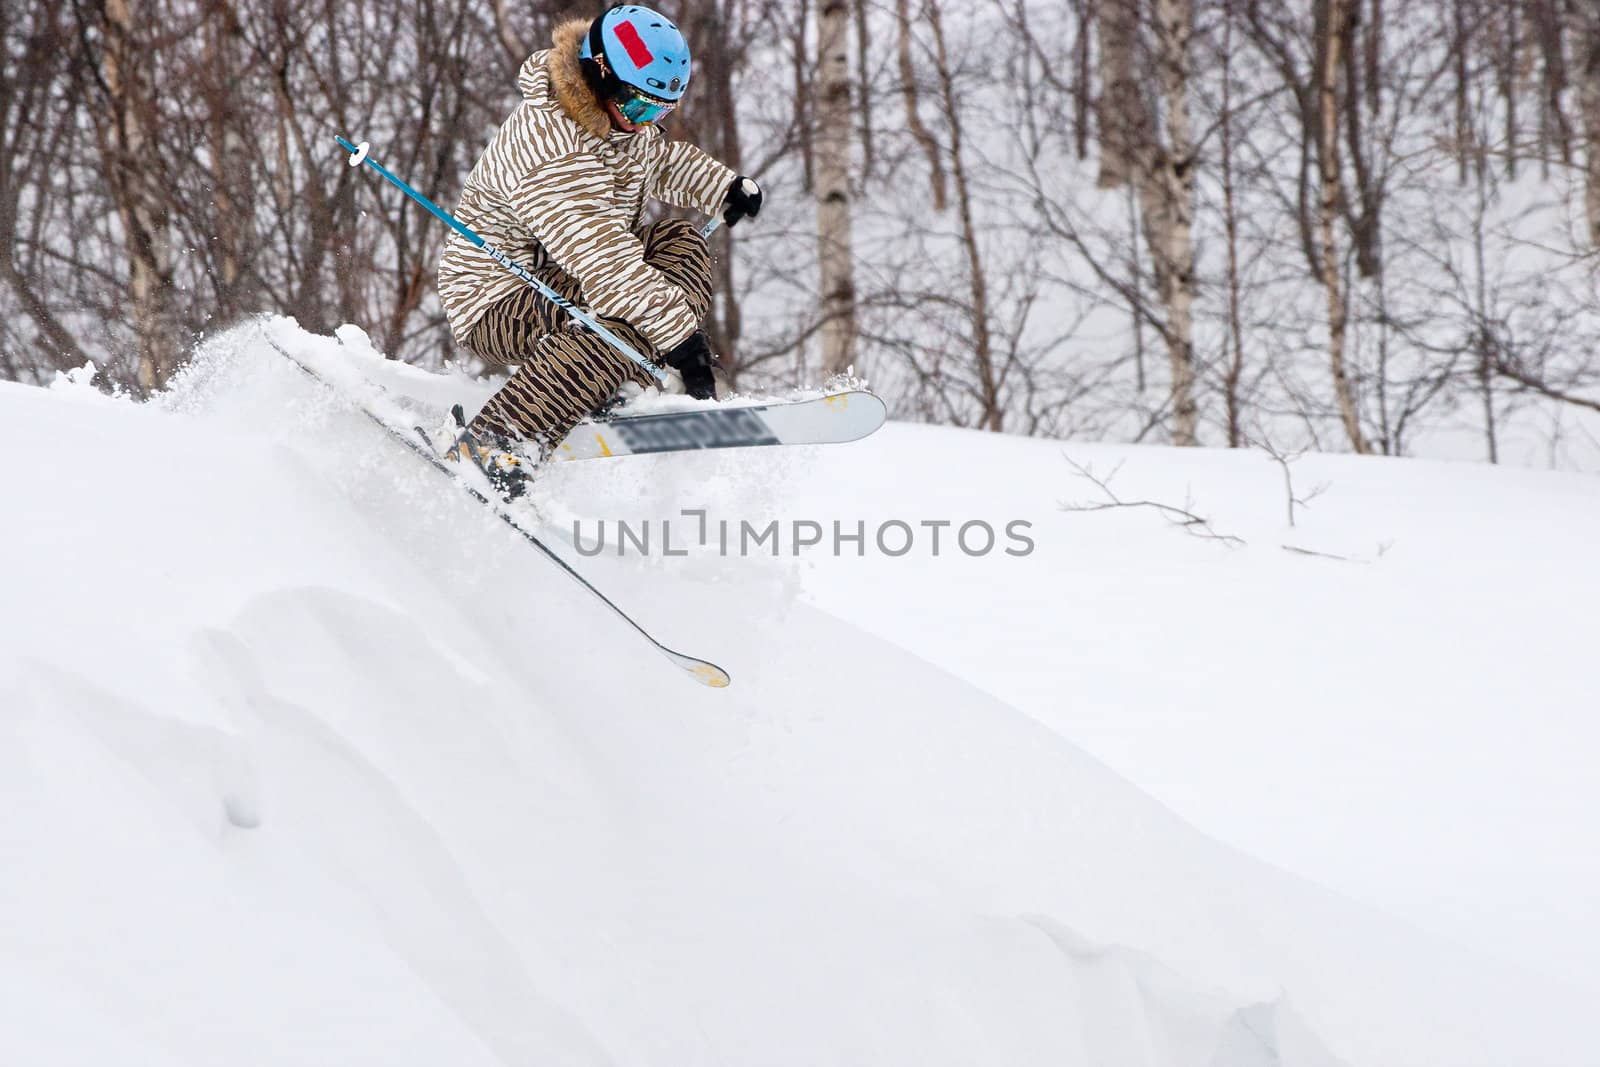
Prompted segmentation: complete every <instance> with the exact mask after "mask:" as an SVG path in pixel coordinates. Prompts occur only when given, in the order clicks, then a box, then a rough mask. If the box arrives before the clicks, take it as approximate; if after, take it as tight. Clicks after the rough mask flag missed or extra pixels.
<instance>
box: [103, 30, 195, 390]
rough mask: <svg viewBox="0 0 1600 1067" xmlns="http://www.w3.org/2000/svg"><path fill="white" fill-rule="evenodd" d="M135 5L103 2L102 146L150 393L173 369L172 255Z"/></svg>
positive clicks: (142, 375) (143, 383) (141, 371)
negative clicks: (154, 187) (158, 196)
mask: <svg viewBox="0 0 1600 1067" xmlns="http://www.w3.org/2000/svg"><path fill="white" fill-rule="evenodd" d="M140 17H141V12H140V11H139V0H105V6H104V8H103V18H104V22H103V25H102V29H103V30H104V32H105V49H104V52H103V54H102V58H101V71H100V73H101V77H102V79H103V80H104V84H105V88H106V93H107V95H108V97H109V100H108V103H109V104H110V109H109V110H110V115H109V118H110V122H111V128H110V129H109V130H108V131H107V132H106V135H105V138H104V140H103V141H102V145H103V151H104V153H105V155H106V157H107V163H108V166H107V168H106V170H107V177H108V179H109V185H110V188H111V194H112V198H113V200H114V201H115V203H116V205H117V214H118V216H119V218H120V219H121V222H122V227H123V231H124V235H123V236H124V240H125V241H126V243H127V251H128V261H129V277H128V298H129V302H130V305H131V308H132V312H133V316H132V317H133V324H134V330H135V332H136V334H137V336H138V338H139V361H138V371H137V380H138V385H139V388H140V389H141V390H142V391H143V392H145V393H147V394H148V393H150V392H153V391H155V390H156V389H159V388H161V387H162V386H163V385H165V384H166V380H167V377H168V376H169V375H170V374H171V373H172V371H173V369H174V368H176V366H177V364H178V353H177V352H176V351H175V346H176V339H175V338H174V337H173V336H172V331H171V329H170V325H171V323H170V319H171V316H170V315H169V314H168V298H169V296H170V292H169V289H170V285H171V274H172V253H171V241H170V238H169V235H168V233H167V227H166V220H165V218H164V217H163V212H162V209H161V206H160V205H159V203H158V202H156V201H155V198H153V197H152V196H151V195H150V189H149V184H150V182H151V180H152V168H151V167H150V165H149V158H148V155H149V150H150V147H151V145H150V135H149V130H148V124H149V117H150V116H149V112H148V108H149V107H150V100H151V97H150V94H149V92H148V91H147V87H146V86H144V85H142V84H141V79H140V74H139V70H138V66H137V57H138V53H139V47H138V44H137V43H136V40H137V39H136V36H135V32H136V27H137V26H138V25H139V22H140Z"/></svg>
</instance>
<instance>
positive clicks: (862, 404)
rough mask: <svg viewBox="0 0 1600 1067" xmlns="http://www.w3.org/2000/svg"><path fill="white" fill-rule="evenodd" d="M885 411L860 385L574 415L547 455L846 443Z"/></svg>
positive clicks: (414, 407) (398, 398)
mask: <svg viewBox="0 0 1600 1067" xmlns="http://www.w3.org/2000/svg"><path fill="white" fill-rule="evenodd" d="M341 343H342V342H341ZM367 384H368V385H369V386H371V387H372V388H374V389H376V390H378V391H379V392H380V393H382V394H384V395H385V396H387V397H391V398H393V400H394V401H395V403H397V404H398V405H400V406H401V407H403V408H406V409H407V410H409V411H412V412H415V413H418V414H420V413H422V412H423V411H425V405H422V404H420V403H418V402H417V401H415V400H413V399H412V398H411V397H407V396H404V395H401V394H398V393H396V392H394V391H393V390H392V389H390V388H389V386H387V385H385V384H384V383H382V382H375V381H371V380H368V381H367ZM441 417H442V416H441ZM888 418H889V408H888V405H886V404H885V403H884V402H883V399H882V398H881V397H879V396H878V395H877V394H876V393H871V392H868V391H867V390H865V389H845V390H841V391H839V392H836V393H827V394H824V395H822V396H813V397H805V398H803V399H799V400H769V401H767V402H766V403H762V404H745V403H742V402H740V401H738V400H733V401H723V402H721V403H711V404H705V405H703V406H700V407H685V408H683V409H681V410H678V411H660V412H641V413H639V414H628V413H627V412H622V413H619V414H616V415H602V416H598V417H595V418H591V419H586V420H585V421H583V422H580V423H579V424H578V425H577V426H575V427H573V429H572V432H571V433H569V434H567V436H566V437H564V438H562V440H561V443H560V444H558V445H557V446H556V447H555V448H553V449H551V450H550V455H549V457H548V458H550V459H552V460H561V461H566V460H577V459H604V458H607V457H612V456H640V455H651V454H657V453H662V452H696V451H700V450H702V449H712V448H761V447H770V446H773V445H830V444H846V443H848V442H850V441H859V440H861V439H862V438H863V437H868V436H871V435H872V434H873V433H876V432H877V431H878V430H879V429H881V428H882V427H883V424H884V423H885V422H886V421H888Z"/></svg>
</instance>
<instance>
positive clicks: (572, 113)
mask: <svg viewBox="0 0 1600 1067" xmlns="http://www.w3.org/2000/svg"><path fill="white" fill-rule="evenodd" d="M588 32H589V20H588V19H569V20H567V21H566V22H563V23H562V24H561V25H559V26H557V27H556V30H555V33H554V34H553V35H552V42H551V47H550V48H549V49H548V50H547V51H544V52H535V53H534V54H533V55H531V56H529V57H528V61H527V62H526V63H524V64H523V65H522V73H521V75H520V76H519V77H518V80H517V81H518V85H519V87H520V88H521V89H522V95H523V96H524V97H527V98H528V99H530V100H537V98H538V96H540V95H543V93H544V91H545V90H544V87H543V86H542V85H540V84H539V82H540V81H541V79H540V77H539V75H540V74H542V73H548V75H549V79H550V80H549V90H548V91H549V93H550V95H551V96H553V97H554V98H555V101H556V103H558V104H560V105H561V110H562V111H565V112H566V113H567V116H568V117H569V118H571V119H572V121H573V122H576V123H577V124H578V125H579V126H582V127H583V128H584V129H585V130H587V131H588V132H590V133H592V134H594V135H595V136H596V137H598V138H600V139H601V140H602V141H603V140H605V139H606V138H608V137H610V136H611V134H612V133H613V132H615V131H614V129H613V127H612V125H611V116H609V115H607V114H606V109H605V107H604V106H603V105H602V104H601V103H600V101H599V100H598V99H597V98H596V97H595V95H594V90H593V89H591V88H589V83H588V82H587V81H586V80H584V77H583V68H582V67H581V66H579V62H578V50H579V49H580V48H581V47H582V45H583V38H584V36H585V35H586V34H588Z"/></svg>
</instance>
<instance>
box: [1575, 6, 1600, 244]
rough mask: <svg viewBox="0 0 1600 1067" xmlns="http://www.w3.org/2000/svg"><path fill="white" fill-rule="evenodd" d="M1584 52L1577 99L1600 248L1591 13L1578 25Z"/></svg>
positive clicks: (1599, 59) (1598, 23)
mask: <svg viewBox="0 0 1600 1067" xmlns="http://www.w3.org/2000/svg"><path fill="white" fill-rule="evenodd" d="M1578 28H1579V29H1580V30H1581V31H1582V32H1581V33H1580V35H1579V40H1580V41H1582V44H1581V45H1580V47H1581V48H1582V52H1581V53H1580V55H1579V60H1580V62H1581V64H1582V75H1581V77H1582V79H1583V81H1582V85H1581V87H1580V90H1579V93H1578V98H1579V106H1580V107H1581V108H1582V109H1583V142H1584V147H1583V156H1584V178H1585V182H1586V190H1585V191H1586V195H1585V197H1584V206H1585V208H1586V209H1587V214H1588V221H1589V241H1590V243H1591V244H1593V245H1594V246H1595V247H1596V248H1600V15H1597V14H1595V13H1594V12H1593V11H1590V12H1589V13H1587V14H1586V15H1585V16H1584V17H1583V21H1582V22H1580V23H1579V24H1578Z"/></svg>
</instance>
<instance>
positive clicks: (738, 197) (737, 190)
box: [722, 174, 761, 226]
mask: <svg viewBox="0 0 1600 1067" xmlns="http://www.w3.org/2000/svg"><path fill="white" fill-rule="evenodd" d="M722 202H723V203H724V204H725V205H726V206H727V208H728V210H727V211H725V212H723V214H722V221H723V222H726V223H727V224H728V225H729V226H732V225H733V224H734V223H736V222H738V221H739V220H740V219H745V218H750V219H753V218H755V217H756V216H757V215H759V214H761V186H759V185H757V184H756V180H755V179H754V178H746V177H745V176H744V175H742V174H741V175H739V177H737V178H735V179H733V184H732V185H730V186H728V195H727V196H726V197H724V198H723V201H722Z"/></svg>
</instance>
